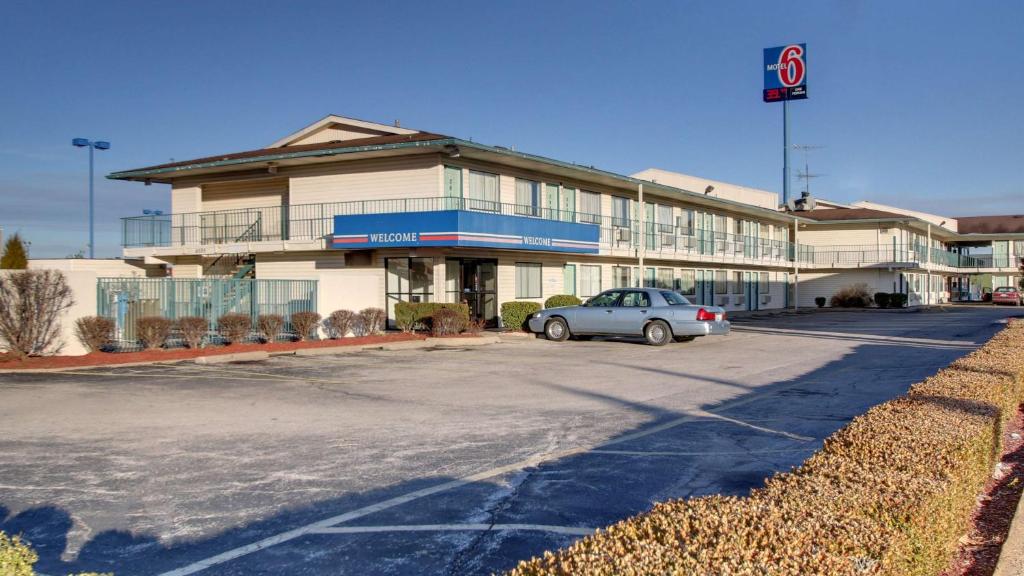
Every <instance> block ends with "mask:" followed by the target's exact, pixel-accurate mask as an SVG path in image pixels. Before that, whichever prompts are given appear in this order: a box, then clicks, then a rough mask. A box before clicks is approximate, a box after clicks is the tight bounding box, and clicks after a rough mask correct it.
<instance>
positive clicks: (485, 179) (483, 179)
mask: <svg viewBox="0 0 1024 576" xmlns="http://www.w3.org/2000/svg"><path fill="white" fill-rule="evenodd" d="M468 193H469V195H468V196H467V197H466V208H467V209H469V210H486V211H488V212H497V211H498V208H499V204H498V175H497V174H488V173H487V172H476V171H474V170H470V171H469V190H468Z"/></svg>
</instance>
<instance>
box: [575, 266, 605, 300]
mask: <svg viewBox="0 0 1024 576" xmlns="http://www.w3.org/2000/svg"><path fill="white" fill-rule="evenodd" d="M600 291H601V267H600V266H593V265H586V266H580V296H582V297H584V298H589V297H591V296H593V295H594V294H597V293H598V292H600Z"/></svg>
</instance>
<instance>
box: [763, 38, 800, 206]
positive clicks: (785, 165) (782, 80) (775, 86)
mask: <svg viewBox="0 0 1024 576" xmlns="http://www.w3.org/2000/svg"><path fill="white" fill-rule="evenodd" d="M762 96H763V98H764V101H765V102H779V101H781V102H782V203H783V204H787V203H788V202H789V101H790V100H805V99H806V98H807V45H806V44H789V45H786V46H776V47H775V48H765V50H764V92H763V94H762Z"/></svg>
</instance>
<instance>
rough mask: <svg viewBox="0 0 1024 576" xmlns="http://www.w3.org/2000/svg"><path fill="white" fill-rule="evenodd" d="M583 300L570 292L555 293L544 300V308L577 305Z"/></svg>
mask: <svg viewBox="0 0 1024 576" xmlns="http://www.w3.org/2000/svg"><path fill="white" fill-rule="evenodd" d="M582 303H583V301H582V300H580V299H579V298H577V297H575V296H573V295H572V294H555V295H554V296H552V297H550V298H548V299H547V300H545V301H544V307H545V308H562V307H563V306H579V305H580V304H582Z"/></svg>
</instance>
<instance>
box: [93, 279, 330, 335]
mask: <svg viewBox="0 0 1024 576" xmlns="http://www.w3.org/2000/svg"><path fill="white" fill-rule="evenodd" d="M316 291H317V281H316V280H255V279H234V278H196V279H191V278H99V279H98V280H97V286H96V299H97V302H96V306H97V315H99V316H104V317H107V318H110V319H111V320H114V322H115V324H116V327H117V328H116V330H117V332H116V347H117V349H119V350H131V349H135V348H137V347H138V343H137V342H138V337H137V334H136V332H135V322H136V320H137V319H139V318H141V317H143V316H162V317H164V318H169V319H172V320H177V319H178V318H183V317H185V316H198V317H201V318H205V319H206V321H207V323H208V324H209V329H210V336H209V339H210V340H211V341H217V339H218V337H217V336H216V328H217V319H218V318H220V317H221V316H222V315H224V314H228V313H241V314H248V315H250V316H251V317H252V319H253V322H254V323H255V322H256V318H257V316H259V315H260V314H280V315H281V316H283V317H284V319H285V327H284V330H285V331H286V332H292V327H291V318H290V316H291V314H293V313H294V312H300V311H305V310H311V311H316V302H317V293H316ZM254 328H255V326H254ZM171 344H172V345H173V344H174V342H172V343H171Z"/></svg>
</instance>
